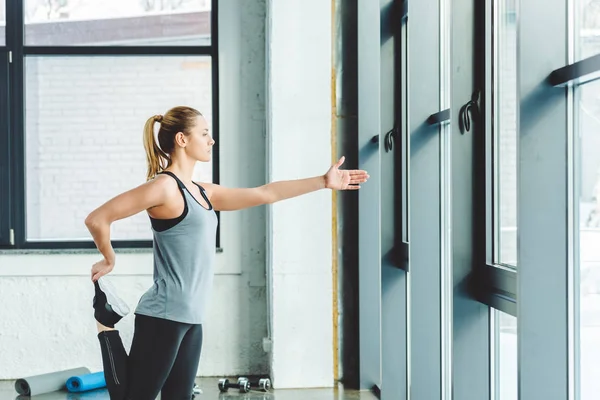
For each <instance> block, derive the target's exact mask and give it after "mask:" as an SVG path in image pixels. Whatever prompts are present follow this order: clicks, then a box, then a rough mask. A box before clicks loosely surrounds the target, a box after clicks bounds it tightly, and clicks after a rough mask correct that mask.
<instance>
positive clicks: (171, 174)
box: [159, 171, 186, 189]
mask: <svg viewBox="0 0 600 400" xmlns="http://www.w3.org/2000/svg"><path fill="white" fill-rule="evenodd" d="M159 174H167V175H169V176H171V177H173V179H175V180H176V181H177V185H178V186H179V189H186V187H185V185H184V184H183V182H181V180H179V178H178V177H177V175H175V174H174V173H172V172H171V171H161V172H159Z"/></svg>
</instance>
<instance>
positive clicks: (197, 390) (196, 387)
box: [192, 383, 202, 395]
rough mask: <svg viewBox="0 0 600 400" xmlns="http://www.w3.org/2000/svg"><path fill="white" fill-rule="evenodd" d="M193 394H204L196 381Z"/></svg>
mask: <svg viewBox="0 0 600 400" xmlns="http://www.w3.org/2000/svg"><path fill="white" fill-rule="evenodd" d="M192 394H193V395H196V394H202V389H200V386H198V385H197V384H196V383H194V387H193V388H192Z"/></svg>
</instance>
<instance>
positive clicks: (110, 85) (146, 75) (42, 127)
mask: <svg viewBox="0 0 600 400" xmlns="http://www.w3.org/2000/svg"><path fill="white" fill-rule="evenodd" d="M211 82H212V80H211V61H210V58H209V57H195V56H185V57H181V56H178V57H151V58H149V57H126V56H120V57H98V56H95V57H27V58H26V60H25V88H26V90H25V100H26V110H25V154H26V156H25V159H26V163H25V164H26V174H25V175H26V177H27V188H26V189H27V191H26V192H27V195H26V199H27V208H26V213H25V215H26V221H27V239H28V240H85V239H86V238H88V236H89V232H88V231H87V229H86V227H85V225H84V224H82V221H83V220H84V219H85V217H86V215H87V214H88V213H89V212H90V211H91V210H92V209H94V208H96V207H98V206H100V205H101V204H102V203H104V202H105V201H106V200H108V199H109V198H110V197H113V196H115V195H117V194H119V193H121V192H123V191H125V190H128V189H131V188H133V187H135V186H137V185H139V184H140V183H142V182H144V180H145V178H146V156H145V152H144V146H143V142H142V128H143V124H144V122H145V121H146V119H147V118H148V117H150V116H151V115H154V114H156V113H163V112H164V111H166V110H167V109H168V108H170V107H172V106H173V105H176V104H179V103H182V104H193V105H195V106H196V107H197V108H198V109H199V110H201V112H202V113H203V115H204V116H205V117H206V118H207V121H208V122H209V125H210V120H211V105H212V104H211ZM163 110H164V111H163ZM157 128H158V126H157ZM66 171H69V172H68V173H65V172H66ZM197 172H198V176H197V177H196V179H198V180H200V181H211V180H212V168H211V165H210V164H205V163H198V167H197ZM111 237H112V238H113V239H115V240H130V239H131V240H142V239H147V240H150V239H151V238H152V232H151V230H150V224H149V219H148V217H147V215H145V213H139V214H137V215H135V216H133V217H131V218H127V219H125V220H121V221H117V222H116V223H115V224H114V225H113V232H112V236H111Z"/></svg>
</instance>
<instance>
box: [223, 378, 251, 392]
mask: <svg viewBox="0 0 600 400" xmlns="http://www.w3.org/2000/svg"><path fill="white" fill-rule="evenodd" d="M229 389H240V392H242V393H248V392H249V391H250V381H248V380H238V381H237V382H236V383H231V382H229V379H219V390H220V391H221V392H226V391H228V390H229Z"/></svg>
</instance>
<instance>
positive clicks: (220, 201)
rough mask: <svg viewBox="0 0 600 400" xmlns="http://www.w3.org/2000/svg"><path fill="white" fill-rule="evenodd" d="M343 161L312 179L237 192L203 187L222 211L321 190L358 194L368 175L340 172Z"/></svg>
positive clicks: (210, 186) (216, 208)
mask: <svg viewBox="0 0 600 400" xmlns="http://www.w3.org/2000/svg"><path fill="white" fill-rule="evenodd" d="M343 162H344V157H342V158H340V160H339V161H338V162H337V163H335V164H334V165H332V166H331V168H330V169H329V171H327V173H326V174H325V175H322V176H316V177H313V178H305V179H296V180H288V181H277V182H272V183H268V184H266V185H263V186H260V187H255V188H248V189H234V188H226V187H223V186H219V185H215V184H203V186H204V187H205V188H206V191H207V194H208V196H209V198H210V201H211V203H212V205H213V207H214V208H215V210H219V211H233V210H241V209H244V208H249V207H255V206H259V205H263V204H272V203H276V202H278V201H281V200H285V199H289V198H292V197H298V196H301V195H303V194H307V193H311V192H314V191H317V190H320V189H332V190H357V189H360V186H359V185H360V184H361V183H363V182H366V181H367V179H368V178H369V175H368V174H367V172H366V171H362V170H340V169H339V167H340V166H341V165H342V164H343Z"/></svg>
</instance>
